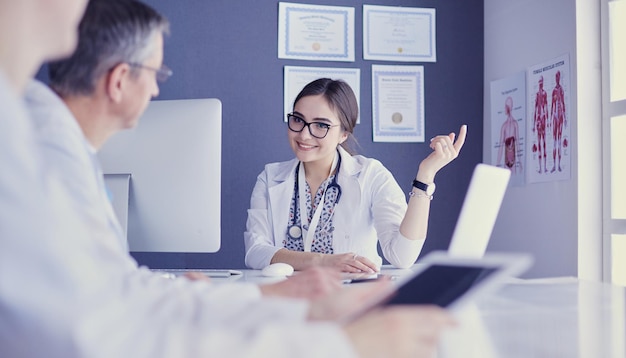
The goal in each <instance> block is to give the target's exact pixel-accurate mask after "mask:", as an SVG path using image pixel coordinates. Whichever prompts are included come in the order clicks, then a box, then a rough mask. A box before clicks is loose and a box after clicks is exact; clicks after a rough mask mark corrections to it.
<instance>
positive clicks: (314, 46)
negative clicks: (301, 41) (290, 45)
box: [311, 42, 322, 51]
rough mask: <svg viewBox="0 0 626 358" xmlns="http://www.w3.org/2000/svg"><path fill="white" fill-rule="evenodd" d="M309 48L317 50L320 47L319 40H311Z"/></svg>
mask: <svg viewBox="0 0 626 358" xmlns="http://www.w3.org/2000/svg"><path fill="white" fill-rule="evenodd" d="M311 48H312V49H313V51H319V50H320V49H321V48H322V45H320V43H319V42H313V44H312V45H311Z"/></svg>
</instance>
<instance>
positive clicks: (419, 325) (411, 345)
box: [309, 279, 454, 358]
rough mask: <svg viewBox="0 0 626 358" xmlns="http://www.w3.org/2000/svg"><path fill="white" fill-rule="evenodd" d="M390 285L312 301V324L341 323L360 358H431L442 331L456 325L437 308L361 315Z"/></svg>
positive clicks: (383, 309)
mask: <svg viewBox="0 0 626 358" xmlns="http://www.w3.org/2000/svg"><path fill="white" fill-rule="evenodd" d="M390 288H391V282H390V281H389V280H385V279H384V280H378V281H375V282H371V283H363V284H360V285H351V286H346V287H344V288H343V289H341V290H339V291H337V292H335V293H333V294H330V295H328V296H327V297H324V298H320V299H317V300H313V301H312V302H311V308H310V311H309V318H310V319H311V320H331V321H338V322H342V321H345V320H346V318H348V317H353V316H354V315H355V314H356V315H357V317H358V318H356V319H354V320H351V321H350V322H348V323H346V324H344V325H343V329H344V331H345V333H346V335H347V336H348V337H349V339H350V340H351V341H352V343H353V345H354V347H355V349H356V350H357V353H358V354H359V356H360V357H412V358H415V357H432V356H433V353H434V350H435V348H436V346H437V342H438V340H439V336H440V335H441V333H442V331H443V330H444V329H445V328H447V327H450V326H452V325H454V320H453V319H452V316H451V315H450V314H449V313H447V312H446V311H444V310H443V309H441V308H439V307H436V306H423V305H412V306H402V305H398V306H389V307H379V308H375V309H373V310H371V311H367V312H365V313H361V314H360V315H359V312H362V311H363V310H364V308H366V307H368V306H369V305H370V304H371V303H372V302H373V301H377V300H378V299H380V298H381V296H384V295H385V292H389V290H390Z"/></svg>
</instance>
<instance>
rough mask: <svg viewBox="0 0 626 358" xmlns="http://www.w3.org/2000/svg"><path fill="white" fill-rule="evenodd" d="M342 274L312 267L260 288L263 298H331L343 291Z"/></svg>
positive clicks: (332, 270) (328, 269)
mask: <svg viewBox="0 0 626 358" xmlns="http://www.w3.org/2000/svg"><path fill="white" fill-rule="evenodd" d="M341 286H342V283H341V273H340V272H339V271H337V270H334V269H330V268H324V267H312V268H310V269H307V270H304V271H299V272H298V273H297V274H295V275H293V276H289V277H287V279H286V280H283V281H280V282H277V283H273V284H266V285H261V286H259V287H260V289H261V292H262V293H263V296H281V297H289V298H304V299H309V300H315V299H320V298H323V297H329V296H331V295H332V294H333V293H335V292H337V291H339V290H340V289H341Z"/></svg>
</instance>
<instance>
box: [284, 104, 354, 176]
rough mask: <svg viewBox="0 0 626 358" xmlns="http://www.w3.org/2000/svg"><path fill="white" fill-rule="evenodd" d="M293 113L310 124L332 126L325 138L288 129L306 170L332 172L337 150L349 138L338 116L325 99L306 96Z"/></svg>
mask: <svg viewBox="0 0 626 358" xmlns="http://www.w3.org/2000/svg"><path fill="white" fill-rule="evenodd" d="M293 113H294V114H295V115H297V116H298V117H300V118H302V119H304V121H305V122H307V123H312V122H320V123H325V124H328V125H331V126H333V127H331V128H330V129H329V130H328V133H327V134H326V137H324V138H321V139H319V138H315V137H313V136H312V135H311V133H310V132H309V128H306V127H305V128H304V129H303V130H302V131H301V132H294V131H292V130H290V129H287V135H288V138H289V144H290V145H291V149H292V150H293V152H294V154H295V155H296V157H297V158H298V159H299V160H300V161H301V162H303V163H304V164H305V167H306V168H307V169H308V168H312V167H313V166H314V167H319V168H320V169H323V170H329V169H330V166H331V164H332V161H333V158H334V156H335V151H336V150H337V146H338V145H339V144H341V143H343V142H344V141H345V140H346V139H347V137H348V134H347V132H346V131H344V130H343V128H342V126H341V122H340V121H339V119H338V116H337V113H336V112H335V111H334V110H333V109H331V107H330V106H329V105H328V102H327V101H326V99H325V98H324V96H323V95H313V96H305V97H302V98H300V100H299V101H298V102H297V103H296V104H295V105H294V108H293Z"/></svg>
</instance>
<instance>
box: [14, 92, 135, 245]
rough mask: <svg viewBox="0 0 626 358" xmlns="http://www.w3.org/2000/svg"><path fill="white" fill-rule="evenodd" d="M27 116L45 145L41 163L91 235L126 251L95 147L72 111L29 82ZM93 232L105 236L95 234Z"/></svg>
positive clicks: (124, 236) (52, 95)
mask: <svg viewBox="0 0 626 358" xmlns="http://www.w3.org/2000/svg"><path fill="white" fill-rule="evenodd" d="M25 98H26V104H27V106H28V111H29V113H30V117H31V119H32V120H33V123H34V125H35V128H36V130H37V132H38V135H39V138H40V143H41V144H42V145H43V146H44V150H43V156H44V160H45V161H46V162H48V163H50V165H51V166H52V167H54V168H55V170H59V171H60V173H62V174H61V175H60V177H61V180H62V182H63V184H64V185H65V187H66V188H67V190H68V192H69V193H70V195H71V196H72V199H73V200H72V202H73V203H74V204H75V205H76V212H78V213H81V214H82V215H83V216H84V218H83V219H84V220H86V221H87V222H90V223H91V224H90V227H91V228H92V230H91V232H92V234H94V235H102V236H110V235H111V232H113V233H114V234H115V238H116V240H117V241H118V242H119V244H120V245H121V246H122V248H124V250H126V251H128V241H127V240H126V234H125V233H124V230H123V229H122V226H121V225H120V223H119V221H118V220H117V216H116V215H115V211H114V210H113V206H112V205H111V201H110V200H109V196H108V194H107V190H106V186H105V185H104V177H103V174H102V168H101V166H100V161H99V160H98V157H97V154H96V150H95V148H94V147H93V146H92V145H91V144H90V143H89V141H88V140H87V138H86V137H85V135H84V134H83V131H82V129H81V128H80V125H79V124H78V122H77V121H76V119H75V118H74V116H73V114H72V112H70V110H69V108H67V106H66V105H65V104H64V103H63V101H62V100H61V98H59V97H58V96H57V95H56V94H55V93H54V92H53V91H52V90H51V89H50V88H49V87H48V86H46V85H45V84H43V83H41V82H39V81H31V83H30V84H29V85H28V87H27V88H26V93H25ZM96 229H99V230H104V231H105V232H104V233H95V232H94V231H95V230H96Z"/></svg>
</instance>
